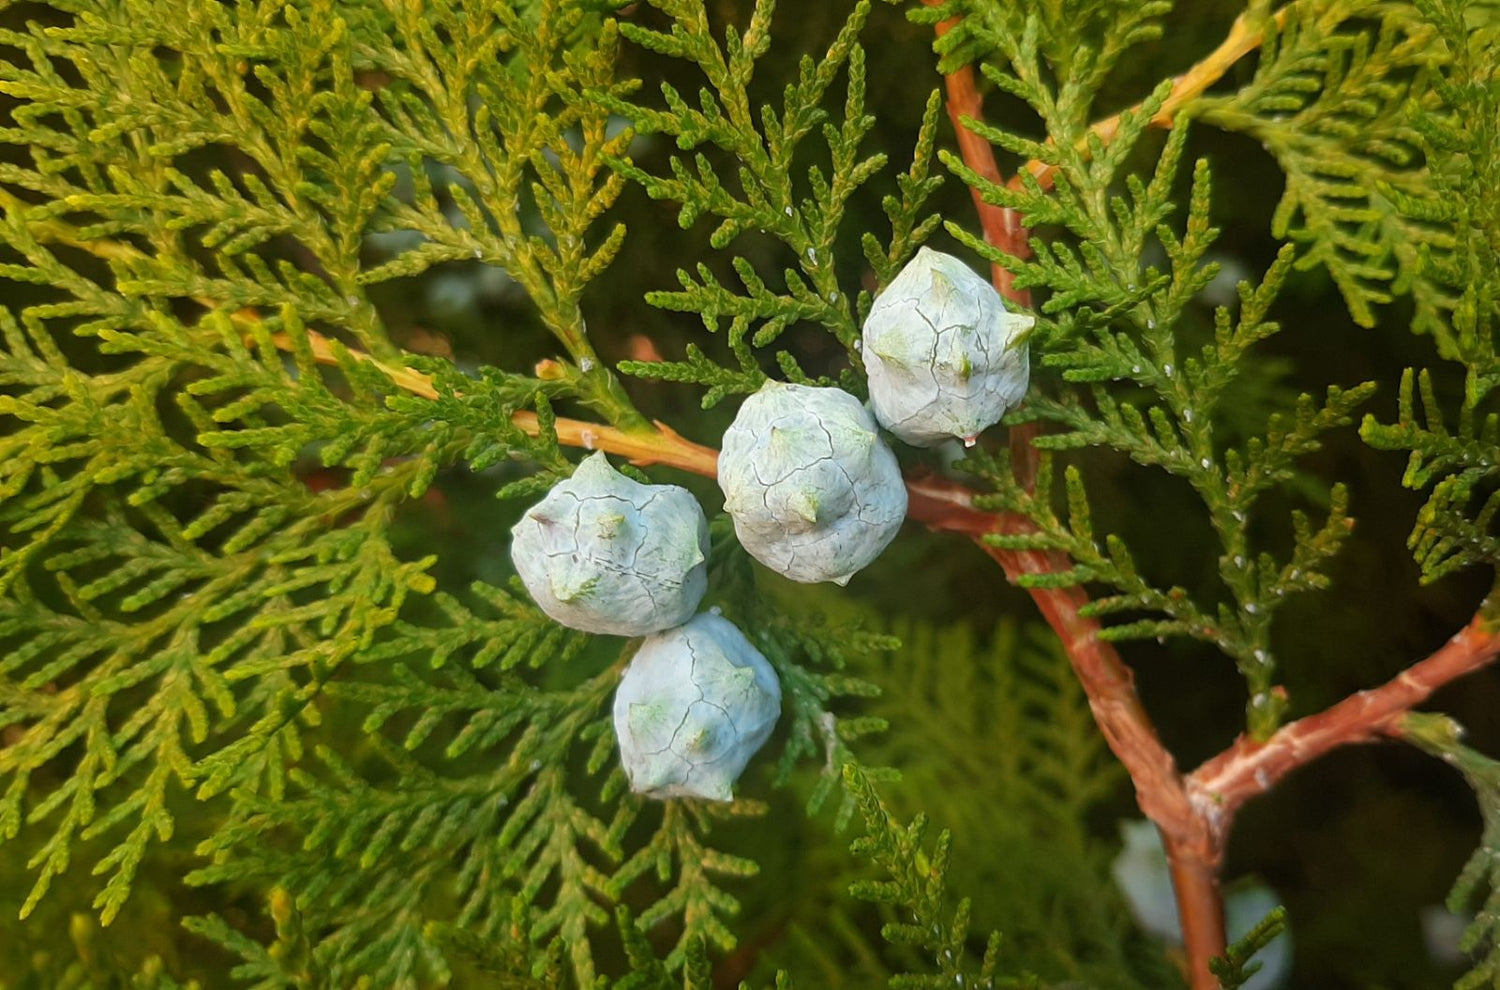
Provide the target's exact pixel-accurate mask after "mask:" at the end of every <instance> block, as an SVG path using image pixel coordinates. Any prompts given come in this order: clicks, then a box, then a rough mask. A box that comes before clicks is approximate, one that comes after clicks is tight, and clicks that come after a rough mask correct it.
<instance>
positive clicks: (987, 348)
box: [861, 248, 1035, 447]
mask: <svg viewBox="0 0 1500 990" xmlns="http://www.w3.org/2000/svg"><path fill="white" fill-rule="evenodd" d="M1034 323H1035V320H1034V319H1033V318H1032V317H1030V316H1026V315H1023V314H1020V313H1011V312H1008V311H1007V310H1006V308H1005V303H1004V302H1003V301H1002V300H1001V299H1000V295H999V293H997V292H996V291H995V289H994V287H993V286H991V285H990V283H989V282H986V281H985V280H984V279H982V278H980V277H979V276H978V275H976V274H975V273H974V271H973V270H972V269H971V268H969V266H968V265H966V264H964V263H963V262H962V261H960V260H959V259H957V258H955V257H953V256H952V255H949V254H943V253H942V252H940V251H933V250H931V249H929V248H922V249H921V250H920V251H918V252H917V255H916V257H914V258H913V259H912V260H911V261H909V262H907V264H906V267H905V268H903V269H901V273H900V274H899V275H897V276H896V278H895V279H894V280H892V282H891V284H890V285H889V286H887V287H886V290H885V291H884V292H882V293H881V294H880V296H879V298H877V299H876V300H875V303H874V305H873V306H871V308H870V315H869V317H868V318H866V320H865V325H864V329H863V336H862V338H861V340H862V348H863V354H864V359H865V370H866V371H867V372H868V373H869V377H870V406H871V408H872V409H873V410H874V412H875V418H876V419H877V420H879V421H880V425H881V426H883V427H885V428H886V429H887V430H889V431H890V432H891V433H892V434H893V435H895V436H896V437H899V438H900V439H902V440H904V441H906V442H907V443H909V444H912V445H913V446H917V447H935V446H937V445H939V444H941V443H944V442H946V441H948V440H952V439H957V440H962V441H964V443H965V444H966V445H967V444H972V443H973V439H974V437H976V436H977V435H978V434H979V433H981V432H982V431H984V430H985V429H988V428H989V427H991V426H994V425H995V424H996V423H998V422H1000V417H1002V416H1004V415H1005V412H1006V410H1007V409H1010V408H1011V407H1012V406H1015V405H1017V404H1019V403H1020V401H1021V400H1022V399H1023V398H1024V397H1025V395H1026V387H1027V384H1028V382H1029V381H1030V364H1029V359H1028V356H1027V347H1026V341H1025V337H1026V334H1027V333H1028V332H1029V331H1030V329H1031V327H1032V325H1033V324H1034Z"/></svg>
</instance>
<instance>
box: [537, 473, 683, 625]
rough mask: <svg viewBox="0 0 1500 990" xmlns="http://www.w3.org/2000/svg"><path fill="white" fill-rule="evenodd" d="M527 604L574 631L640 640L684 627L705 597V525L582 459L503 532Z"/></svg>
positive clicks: (655, 489)
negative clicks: (569, 474)
mask: <svg viewBox="0 0 1500 990" xmlns="http://www.w3.org/2000/svg"><path fill="white" fill-rule="evenodd" d="M510 532H511V544H510V557H511V560H512V561H514V562H515V565H516V572H517V573H518V574H520V575H521V581H522V583H524V584H525V585H526V590H527V591H529V592H531V597H532V598H533V599H535V600H536V603H537V605H538V606H540V607H541V609H542V611H543V612H546V613H547V614H548V615H549V616H551V617H552V618H553V619H555V620H556V621H558V622H560V623H562V624H563V625H565V626H569V627H570V628H573V629H581V630H583V631H584V632H591V633H603V634H606V635H614V636H645V635H647V634H649V633H654V632H659V631H660V630H662V629H669V628H671V627H672V626H676V625H680V624H681V623H683V622H686V621H687V620H688V618H689V617H690V616H692V614H693V613H694V612H696V611H697V610H698V603H699V602H701V601H702V600H703V593H704V592H705V591H707V590H708V567H707V564H706V560H707V557H708V521H707V520H706V519H704V517H703V510H702V509H701V508H700V507H699V506H698V502H697V500H696V499H694V498H693V496H692V494H691V493H690V492H688V490H687V489H685V488H678V487H677V486H676V485H643V484H641V483H640V482H637V481H632V480H630V479H629V478H627V477H625V476H624V475H623V474H620V473H619V472H618V471H616V470H615V469H614V468H612V467H610V466H609V461H608V460H607V459H606V458H605V456H604V454H603V453H597V454H594V455H592V456H590V457H588V458H585V459H584V461H583V463H581V464H579V465H578V469H577V470H575V471H574V472H573V476H572V477H571V478H569V479H567V480H566V481H562V482H559V483H558V484H556V485H554V486H553V488H552V490H551V491H550V492H548V493H547V497H546V498H544V499H542V500H541V501H540V502H538V503H537V504H536V505H534V506H532V507H531V508H530V509H528V510H527V511H526V514H525V515H524V516H522V517H521V521H520V522H518V523H516V525H515V527H514V528H512V529H511V531H510Z"/></svg>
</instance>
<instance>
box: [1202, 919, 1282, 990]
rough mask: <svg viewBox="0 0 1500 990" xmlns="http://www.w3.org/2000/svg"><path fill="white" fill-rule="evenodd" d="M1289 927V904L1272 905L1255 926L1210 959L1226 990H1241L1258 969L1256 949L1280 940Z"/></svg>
mask: <svg viewBox="0 0 1500 990" xmlns="http://www.w3.org/2000/svg"><path fill="white" fill-rule="evenodd" d="M1284 931H1286V908H1284V907H1277V908H1272V909H1271V913H1270V914H1268V915H1266V916H1265V917H1264V918H1262V919H1261V920H1260V921H1258V922H1256V923H1255V926H1254V927H1253V928H1251V929H1250V930H1249V931H1248V932H1246V933H1245V934H1244V936H1243V937H1241V938H1239V939H1238V940H1236V941H1235V942H1234V944H1233V945H1230V946H1229V947H1228V948H1227V949H1225V950H1224V955H1223V956H1222V957H1220V958H1218V959H1214V960H1212V961H1210V962H1209V964H1208V966H1209V969H1211V970H1213V974H1214V975H1215V976H1217V977H1218V978H1219V986H1220V987H1221V988H1223V990H1240V987H1243V986H1244V985H1245V984H1246V983H1248V982H1249V981H1250V978H1251V977H1253V976H1254V975H1255V974H1256V973H1258V972H1260V963H1259V962H1256V961H1255V955H1256V953H1258V952H1260V951H1261V950H1262V949H1264V948H1265V947H1266V946H1268V945H1270V944H1271V943H1272V942H1273V941H1275V940H1276V938H1277V936H1279V935H1280V934H1281V933H1282V932H1284Z"/></svg>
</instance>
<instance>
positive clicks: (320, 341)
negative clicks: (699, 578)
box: [271, 331, 1500, 990]
mask: <svg viewBox="0 0 1500 990" xmlns="http://www.w3.org/2000/svg"><path fill="white" fill-rule="evenodd" d="M307 336H308V346H309V349H310V351H311V353H312V356H313V358H314V359H315V360H316V361H317V362H318V363H320V364H327V365H335V366H336V365H338V364H339V363H340V361H341V357H342V355H347V357H348V358H352V359H354V360H356V361H361V362H367V363H370V364H372V365H374V366H375V367H378V368H380V369H381V370H382V371H383V372H384V373H385V374H387V375H388V376H389V377H390V378H391V379H392V381H393V382H395V383H396V384H397V385H399V386H400V387H401V388H403V389H405V390H406V391H409V392H411V393H413V394H416V395H421V396H425V397H427V398H436V397H437V395H438V393H437V390H436V389H435V388H434V387H433V385H432V381H431V379H430V378H429V377H428V376H427V375H425V374H423V373H421V372H419V371H415V370H412V369H410V368H399V367H392V366H390V365H387V364H385V363H384V362H381V361H379V360H377V359H375V358H373V357H371V356H370V355H368V354H364V353H363V352H360V351H354V350H344V351H343V352H342V355H341V353H340V349H339V348H338V347H337V346H336V345H335V344H334V343H333V342H332V341H331V340H329V339H328V338H326V337H323V336H322V335H320V334H317V333H316V332H314V331H307ZM271 339H272V341H273V343H274V344H275V345H276V347H277V348H278V349H282V350H292V349H293V344H292V341H291V339H290V338H288V337H287V336H286V335H285V334H275V335H273V336H272V338H271ZM512 422H514V423H515V424H516V425H517V426H518V427H519V428H521V429H522V430H524V431H525V432H527V433H529V434H531V435H533V436H535V435H537V434H538V433H539V432H540V429H541V427H540V423H539V422H538V420H537V416H536V414H535V413H532V412H526V411H521V412H517V413H515V414H514V415H513V417H512ZM554 429H555V431H556V434H557V438H558V441H559V442H560V443H563V444H565V445H568V446H572V447H582V448H586V449H589V450H603V451H606V452H607V453H612V454H617V455H620V456H622V457H626V458H628V459H629V460H631V461H632V462H633V463H635V464H638V465H642V466H646V465H663V466H666V467H673V468H677V469H679V470H683V471H688V472H690V473H693V474H698V475H702V476H704V477H709V478H713V477H716V475H717V464H718V451H717V450H715V449H714V448H712V447H708V446H705V445H703V444H698V443H694V442H693V441H691V440H688V439H687V438H685V437H683V436H682V435H680V434H678V433H677V432H676V431H674V430H672V429H671V428H670V427H668V426H666V425H665V424H662V423H658V424H656V426H655V428H654V429H647V430H642V431H637V432H628V431H624V430H620V429H616V428H615V427H611V426H604V425H601V424H598V423H590V422H586V421H582V420H577V419H568V418H563V417H559V418H558V419H557V420H556V421H555V422H554ZM906 487H907V495H908V508H907V514H908V516H909V517H910V518H911V519H912V520H913V521H914V522H919V523H922V524H924V525H926V526H927V527H928V528H930V529H933V530H935V531H940V532H951V533H957V534H960V535H963V536H966V537H968V538H970V539H972V540H974V541H975V542H976V543H978V544H979V546H980V547H981V548H982V549H983V550H984V552H985V553H987V554H989V555H990V556H991V557H992V558H993V559H994V560H995V561H996V562H997V563H999V564H1000V566H1001V567H1002V568H1003V569H1004V570H1005V573H1006V576H1007V577H1008V578H1009V579H1010V580H1011V581H1012V582H1016V581H1018V580H1019V579H1020V578H1021V577H1022V576H1023V575H1028V574H1051V573H1056V572H1057V571H1058V570H1061V569H1062V568H1063V567H1064V566H1065V565H1066V561H1065V560H1064V559H1062V558H1061V557H1060V556H1059V555H1057V554H1051V553H1045V552H1042V551H1035V550H1026V551H1015V550H1003V549H1001V548H999V547H995V546H993V545H991V544H990V543H989V542H988V541H987V540H986V537H988V536H990V535H992V534H1006V535H1011V534H1020V533H1027V532H1034V531H1035V527H1034V526H1033V524H1032V523H1031V522H1030V521H1029V520H1027V519H1025V518H1023V517H1021V516H1017V515H1015V514H1012V513H992V512H987V511H984V510H982V509H979V508H976V507H975V506H974V504H973V498H974V494H973V492H971V491H970V490H969V489H967V488H966V487H964V486H963V485H960V484H958V483H956V482H952V481H948V480H946V479H943V478H938V477H916V478H908V479H907V482H906ZM1026 590H1027V592H1028V593H1029V594H1030V595H1031V597H1032V600H1033V601H1035V602H1036V604H1037V608H1038V610H1039V611H1040V612H1041V613H1042V615H1043V617H1044V618H1045V619H1046V621H1047V623H1048V625H1050V626H1051V627H1052V629H1053V631H1054V632H1055V633H1056V634H1057V636H1058V637H1059V639H1060V640H1061V641H1062V645H1063V647H1064V649H1065V650H1066V652H1067V654H1068V658H1069V661H1070V663H1071V664H1072V666H1073V669H1074V671H1075V673H1076V674H1077V676H1078V678H1079V681H1080V682H1081V683H1082V684H1083V686H1084V690H1085V693H1086V695H1087V697H1088V699H1089V707H1090V709H1091V710H1092V712H1093V714H1094V718H1095V720H1096V722H1097V723H1098V725H1099V727H1100V730H1101V731H1102V732H1103V734H1104V737H1105V739H1106V741H1107V742H1108V744H1109V746H1110V749H1111V750H1112V751H1113V752H1114V753H1115V755H1116V757H1117V758H1118V759H1119V760H1120V762H1121V763H1122V764H1123V765H1124V766H1125V767H1126V770H1127V772H1128V773H1129V774H1130V777H1131V781H1132V783H1133V784H1134V786H1135V790H1136V801H1137V803H1138V804H1139V806H1140V808H1141V811H1142V813H1143V814H1145V815H1146V816H1147V817H1148V818H1150V819H1151V820H1152V821H1153V822H1155V823H1156V825H1157V826H1158V828H1160V829H1161V831H1162V835H1163V840H1164V843H1165V845H1166V847H1167V855H1168V861H1169V864H1170V867H1171V871H1172V877H1173V886H1174V889H1175V890H1176V892H1177V895H1178V900H1179V904H1180V905H1182V906H1183V910H1182V921H1183V932H1184V944H1185V945H1186V946H1189V947H1192V946H1197V947H1199V948H1200V950H1201V953H1202V954H1200V955H1198V956H1195V957H1193V962H1195V963H1196V962H1198V961H1199V960H1200V959H1201V962H1202V966H1201V970H1200V968H1199V967H1198V966H1196V965H1195V966H1194V967H1193V970H1192V975H1193V976H1194V980H1195V982H1194V984H1193V985H1194V988H1195V990H1199V988H1201V990H1214V988H1215V987H1217V980H1216V979H1215V978H1214V977H1213V976H1212V974H1211V973H1209V971H1208V968H1207V963H1208V960H1209V959H1210V958H1212V956H1214V955H1219V954H1222V952H1223V943H1224V933H1223V928H1222V897H1221V896H1220V893H1219V881H1218V870H1219V866H1220V865H1221V863H1222V860H1223V855H1224V849H1225V844H1226V842H1227V840H1228V836H1229V830H1230V827H1231V826H1232V824H1233V820H1234V815H1235V812H1236V811H1238V809H1239V808H1240V807H1241V806H1242V805H1243V804H1244V803H1245V801H1247V800H1249V799H1251V798H1253V797H1255V796H1256V795H1259V794H1262V793H1265V792H1266V791H1268V790H1270V789H1271V788H1272V787H1274V786H1275V785H1276V783H1277V782H1278V781H1280V780H1281V779H1282V778H1284V777H1285V776H1286V775H1287V774H1288V773H1290V772H1291V771H1293V770H1294V769H1296V768H1297V767H1300V766H1303V765H1305V764H1307V763H1310V762H1312V761H1313V760H1315V759H1318V758H1319V757H1321V756H1323V755H1324V754H1326V753H1328V752H1330V751H1332V750H1333V749H1336V748H1338V747H1340V746H1343V745H1347V744H1350V743H1360V742H1368V741H1372V740H1374V739H1377V738H1380V737H1381V736H1382V735H1386V734H1390V733H1393V732H1395V731H1396V729H1397V724H1398V723H1399V721H1400V718H1401V717H1402V716H1403V715H1404V714H1406V712H1408V711H1409V710H1411V709H1412V708H1413V707H1414V706H1416V705H1418V704H1421V703H1422V702H1423V701H1425V700H1426V699H1427V698H1428V697H1429V696H1430V695H1431V694H1432V692H1434V691H1436V690H1437V689H1438V688H1440V687H1442V686H1444V685H1445V684H1448V683H1450V682H1451V681H1453V680H1455V679H1457V678H1459V677H1462V676H1464V675H1465V674H1468V673H1471V672H1473V671H1475V670H1478V669H1479V668H1481V667H1483V666H1485V665H1486V664H1488V663H1490V662H1492V661H1493V660H1494V659H1495V658H1496V656H1497V655H1500V627H1496V626H1495V625H1493V624H1492V622H1493V620H1492V619H1491V618H1490V617H1489V616H1487V615H1485V616H1475V618H1474V620H1473V621H1472V622H1470V623H1469V625H1468V626H1466V627H1465V628H1464V629H1463V630H1462V631H1460V632H1459V633H1458V634H1457V635H1456V636H1454V637H1453V639H1452V640H1450V641H1449V642H1448V643H1447V644H1446V645H1444V646H1443V647H1442V648H1441V649H1439V650H1438V651H1437V652H1435V653H1433V654H1432V655H1431V656H1429V657H1427V658H1426V659H1424V660H1422V661H1419V662H1418V663H1416V664H1414V665H1413V666H1411V667H1410V668H1408V669H1407V670H1405V671H1403V672H1402V673H1401V674H1399V675H1397V676H1396V677H1395V678H1393V679H1392V680H1391V681H1389V682H1388V683H1386V684H1385V685H1382V686H1381V687H1378V688H1374V689H1372V690H1369V691H1362V692H1360V693H1358V694H1355V695H1352V696H1351V697H1349V698H1346V699H1344V700H1343V701H1341V702H1339V703H1337V704H1335V705H1333V706H1332V707H1331V708H1328V709H1327V710H1325V711H1323V712H1319V713H1317V714H1315V715H1309V716H1307V717H1305V718H1302V719H1299V720H1297V721H1295V722H1291V723H1289V724H1287V725H1285V726H1283V727H1282V728H1281V729H1280V730H1279V731H1278V732H1276V733H1275V734H1274V735H1273V736H1272V737H1271V738H1270V739H1269V740H1267V741H1266V742H1263V743H1257V742H1255V741H1253V740H1250V739H1247V738H1245V737H1243V736H1242V737H1241V738H1239V739H1238V740H1237V741H1236V742H1235V743H1234V744H1233V745H1232V746H1230V747H1229V748H1228V749H1226V750H1225V751H1224V752H1222V753H1220V754H1219V755H1218V756H1215V757H1213V758H1212V759H1210V760H1208V761H1207V762H1206V763H1204V764H1203V765H1202V766H1200V767H1199V768H1198V769H1197V770H1195V771H1193V773H1192V774H1190V775H1188V776H1184V775H1182V774H1180V773H1179V772H1178V771H1177V768H1176V764H1175V761H1174V760H1173V758H1172V755H1171V753H1170V752H1169V751H1168V750H1167V749H1166V748H1165V746H1163V745H1162V743H1161V741H1160V739H1159V737H1158V736H1157V734H1156V731H1155V728H1154V727H1153V725H1152V722H1151V719H1150V717H1149V716H1148V715H1147V713H1146V711H1145V709H1144V708H1143V707H1142V705H1141V702H1140V697H1139V695H1138V694H1137V693H1136V690H1135V685H1134V677H1133V675H1132V673H1131V671H1130V668H1129V667H1127V666H1126V665H1125V664H1124V663H1123V662H1122V661H1121V660H1120V658H1119V655H1118V654H1117V653H1116V651H1115V650H1114V648H1113V647H1112V646H1111V645H1110V644H1109V643H1107V642H1104V641H1102V640H1100V639H1099V637H1098V632H1099V628H1100V627H1099V624H1098V622H1097V621H1095V620H1093V619H1089V618H1086V617H1084V616H1082V615H1080V614H1079V610H1080V609H1081V608H1082V607H1083V606H1084V605H1085V604H1086V603H1087V601H1088V597H1087V595H1086V594H1085V593H1084V591H1083V589H1081V588H1078V587H1067V588H1028V589H1026ZM1200 972H1201V974H1202V979H1201V980H1200V979H1199V974H1200Z"/></svg>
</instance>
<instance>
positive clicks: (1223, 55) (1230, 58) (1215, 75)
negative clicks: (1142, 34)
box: [970, 4, 1293, 189]
mask: <svg viewBox="0 0 1500 990" xmlns="http://www.w3.org/2000/svg"><path fill="white" fill-rule="evenodd" d="M1292 6H1293V5H1292V4H1287V5H1286V6H1284V7H1282V8H1281V9H1279V10H1277V11H1276V12H1275V13H1274V14H1272V15H1271V20H1272V21H1274V22H1275V23H1276V24H1277V25H1278V26H1279V25H1282V24H1285V23H1286V18H1287V15H1288V13H1290V11H1291V9H1292ZM1265 40H1266V32H1265V29H1264V28H1259V27H1252V26H1251V24H1250V22H1249V21H1248V20H1246V19H1245V15H1243V14H1241V15H1240V16H1239V17H1237V18H1235V21H1234V23H1233V24H1231V25H1230V27H1229V34H1227V35H1225V37H1224V40H1223V41H1222V42H1221V43H1220V44H1219V47H1217V48H1215V49H1214V50H1213V51H1211V52H1209V53H1208V55H1207V56H1205V57H1204V58H1203V60H1202V61H1200V62H1197V63H1195V64H1194V65H1193V67H1192V68H1190V69H1188V70H1187V71H1186V72H1184V73H1183V74H1182V75H1180V76H1177V77H1176V78H1175V79H1173V80H1172V90H1171V92H1170V93H1168V94H1167V98H1166V100H1165V102H1163V103H1162V105H1161V109H1160V110H1158V111H1157V112H1156V113H1155V114H1153V115H1152V117H1151V124H1152V126H1153V127H1171V126H1172V121H1173V119H1174V118H1176V116H1177V114H1178V112H1179V111H1181V110H1182V108H1183V107H1185V106H1187V105H1188V104H1189V103H1191V102H1192V101H1193V100H1194V99H1196V98H1198V97H1199V96H1202V95H1203V93H1204V92H1205V91H1207V89H1208V87H1210V86H1212V85H1213V84H1214V83H1216V82H1218V81H1219V79H1220V78H1221V77H1222V76H1223V75H1224V73H1225V72H1228V71H1229V67H1230V66H1232V65H1234V63H1236V62H1238V61H1239V60H1240V59H1241V58H1243V57H1245V56H1246V55H1248V54H1249V53H1250V52H1253V51H1255V50H1256V49H1257V48H1259V47H1260V46H1261V44H1262V43H1263V42H1264V41H1265ZM1139 109H1140V104H1136V105H1135V106H1133V107H1131V108H1130V110H1126V111H1122V112H1121V113H1117V114H1114V115H1112V116H1109V117H1105V118H1104V119H1103V120H1100V121H1097V122H1096V123H1094V124H1093V126H1091V127H1090V128H1089V132H1090V134H1092V135H1094V136H1096V137H1098V138H1099V139H1100V140H1102V141H1103V142H1104V143H1105V144H1108V143H1109V142H1110V141H1111V140H1113V139H1114V136H1115V134H1116V133H1118V132H1119V130H1120V120H1121V118H1122V117H1123V115H1124V114H1125V113H1131V112H1134V111H1137V110H1139ZM976 119H977V118H976ZM1049 143H1050V142H1049ZM1077 147H1079V148H1087V147H1088V138H1086V137H1085V138H1081V139H1080V140H1079V142H1078V145H1077ZM970 167H972V166H970ZM1024 174H1030V175H1031V176H1032V178H1034V179H1036V180H1037V182H1038V183H1040V184H1041V187H1042V188H1043V189H1051V188H1052V182H1053V179H1054V178H1055V176H1056V174H1057V167H1056V166H1054V165H1048V164H1047V163H1046V162H1042V161H1037V160H1035V159H1033V160H1032V161H1029V162H1027V163H1026V164H1025V166H1024V167H1022V169H1021V171H1019V172H1017V173H1016V174H1015V176H1014V177H1013V178H1012V179H1011V180H1010V182H1009V185H1010V187H1011V188H1012V189H1019V188H1021V184H1022V182H1023V179H1022V176H1023V175H1024Z"/></svg>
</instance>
